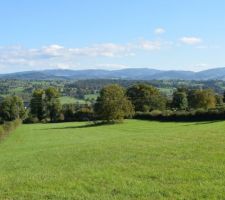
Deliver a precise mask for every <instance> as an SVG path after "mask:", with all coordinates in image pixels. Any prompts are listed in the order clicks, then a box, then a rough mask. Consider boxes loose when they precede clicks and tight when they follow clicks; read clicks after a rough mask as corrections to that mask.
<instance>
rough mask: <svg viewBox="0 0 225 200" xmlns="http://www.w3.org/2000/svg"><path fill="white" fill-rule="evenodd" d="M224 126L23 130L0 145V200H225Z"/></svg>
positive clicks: (136, 124) (133, 123) (139, 124)
mask: <svg viewBox="0 0 225 200" xmlns="http://www.w3.org/2000/svg"><path fill="white" fill-rule="evenodd" d="M224 130H225V122H201V123H160V122H149V121H137V120H127V121H125V122H124V123H122V124H116V125H104V126H90V125H89V124H87V123H83V122H82V123H80V122H74V123H58V124H34V125H33V124H30V125H21V126H20V127H19V128H18V129H16V130H15V131H14V132H12V133H11V134H10V135H9V136H7V138H5V139H4V140H3V141H2V142H1V143H0V199H10V200H11V199H16V200H18V199H27V200H28V199H29V200H31V199H60V200H63V199H75V200H89V199H90V200H111V199H113V200H115V199H118V200H128V199H129V200H134V199H135V200H136V199H140V200H149V199H151V200H152V199H171V200H174V199H193V200H194V199H211V200H213V199H224V198H225V190H224V185H225V173H224V172H225V132H224Z"/></svg>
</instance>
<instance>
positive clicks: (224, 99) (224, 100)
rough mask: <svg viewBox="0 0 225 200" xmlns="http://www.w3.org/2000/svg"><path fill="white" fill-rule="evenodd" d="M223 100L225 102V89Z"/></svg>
mask: <svg viewBox="0 0 225 200" xmlns="http://www.w3.org/2000/svg"><path fill="white" fill-rule="evenodd" d="M223 102H224V103H225V91H224V93H223Z"/></svg>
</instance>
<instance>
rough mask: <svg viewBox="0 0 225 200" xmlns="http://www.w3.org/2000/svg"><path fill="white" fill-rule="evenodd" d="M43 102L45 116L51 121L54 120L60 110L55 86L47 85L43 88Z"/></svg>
mask: <svg viewBox="0 0 225 200" xmlns="http://www.w3.org/2000/svg"><path fill="white" fill-rule="evenodd" d="M45 102H46V108H47V116H48V117H49V118H50V121H51V122H56V121H57V119H58V118H59V116H60V111H61V104H60V100H59V92H58V90H57V89H56V88H53V87H49V88H47V89H46V90H45Z"/></svg>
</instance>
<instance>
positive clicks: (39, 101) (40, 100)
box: [30, 89, 46, 121]
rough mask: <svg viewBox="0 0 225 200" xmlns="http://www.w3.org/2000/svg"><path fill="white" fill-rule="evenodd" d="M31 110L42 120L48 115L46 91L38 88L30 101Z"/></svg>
mask: <svg viewBox="0 0 225 200" xmlns="http://www.w3.org/2000/svg"><path fill="white" fill-rule="evenodd" d="M30 112H31V114H32V116H34V117H37V118H38V119H39V120H40V121H41V120H43V119H44V118H45V117H46V103H45V91H44V90H43V89H36V90H35V91H34V92H33V94H32V98H31V101H30Z"/></svg>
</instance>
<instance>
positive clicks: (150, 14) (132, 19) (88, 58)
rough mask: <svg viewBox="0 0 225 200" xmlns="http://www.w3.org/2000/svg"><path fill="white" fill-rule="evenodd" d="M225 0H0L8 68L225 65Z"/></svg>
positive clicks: (3, 58)
mask: <svg viewBox="0 0 225 200" xmlns="http://www.w3.org/2000/svg"><path fill="white" fill-rule="evenodd" d="M224 9H225V1H224V0H214V1H212V0H189V1H181V0H168V1H167V0H111V1H109V0H36V1H31V0H19V1H18V0H0V26H1V29H0V69H1V71H0V73H6V72H15V71H23V70H39V69H50V68H51V69H52V68H54V69H56V68H60V69H67V68H68V69H87V68H98V69H120V68H126V67H149V68H156V69H162V70H170V69H171V70H194V71H199V70H204V69H208V68H215V67H225V39H224V36H225V12H224Z"/></svg>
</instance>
